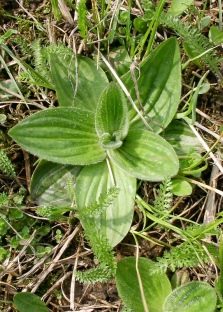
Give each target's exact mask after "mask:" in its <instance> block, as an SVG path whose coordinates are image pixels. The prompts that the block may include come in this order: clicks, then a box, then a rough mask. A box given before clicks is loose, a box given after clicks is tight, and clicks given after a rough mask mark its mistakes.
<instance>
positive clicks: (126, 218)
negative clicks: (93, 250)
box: [76, 161, 136, 247]
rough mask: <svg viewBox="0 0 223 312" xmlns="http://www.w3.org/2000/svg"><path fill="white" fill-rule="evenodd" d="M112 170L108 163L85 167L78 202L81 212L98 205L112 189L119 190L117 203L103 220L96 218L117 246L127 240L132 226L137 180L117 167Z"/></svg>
mask: <svg viewBox="0 0 223 312" xmlns="http://www.w3.org/2000/svg"><path fill="white" fill-rule="evenodd" d="M110 169H111V171H109V169H108V166H107V164H106V162H105V161H104V162H102V163H99V164H96V165H91V166H86V167H84V168H83V169H82V170H81V172H80V174H79V175H78V178H77V184H76V201H77V207H78V209H83V208H85V207H88V206H90V205H91V204H93V203H95V202H97V201H98V200H99V198H100V196H101V195H103V194H106V193H107V192H108V190H109V189H111V188H112V187H114V186H115V187H117V188H118V189H119V194H118V197H117V198H116V199H115V200H114V201H113V203H112V204H111V205H110V206H109V207H108V208H107V209H106V211H105V212H104V213H102V214H101V215H100V217H95V226H96V227H98V229H99V230H100V231H102V233H105V235H106V237H107V239H108V241H109V243H110V245H111V246H112V247H113V246H115V245H117V244H118V243H119V242H120V241H121V240H122V239H123V238H124V237H125V235H126V234H127V233H128V231H129V229H130V226H131V224H132V219H133V210H134V209H133V208H134V199H135V193H136V180H135V178H133V177H130V176H128V175H127V174H126V173H125V172H124V171H122V170H120V169H119V168H117V167H116V166H115V165H114V164H111V167H110ZM111 172H112V174H111ZM83 226H84V224H83Z"/></svg>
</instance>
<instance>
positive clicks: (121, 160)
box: [108, 129, 179, 181]
mask: <svg viewBox="0 0 223 312" xmlns="http://www.w3.org/2000/svg"><path fill="white" fill-rule="evenodd" d="M108 155H109V157H110V158H111V159H112V161H113V162H114V163H115V164H116V165H117V166H118V167H120V168H122V169H123V170H125V171H126V172H127V173H128V174H130V175H132V176H134V177H136V178H138V179H142V180H148V181H162V180H164V179H165V178H170V177H172V176H175V175H176V174H177V172H178V169H179V161H178V158H177V155H176V153H175V152H174V150H173V148H172V147H171V145H170V144H169V143H168V142H167V141H166V140H164V139H163V138H162V137H161V136H159V135H158V134H155V133H153V132H150V131H147V130H140V129H134V130H130V131H129V133H128V136H127V137H126V139H125V140H124V143H123V145H122V146H121V147H120V148H119V149H117V150H110V151H108Z"/></svg>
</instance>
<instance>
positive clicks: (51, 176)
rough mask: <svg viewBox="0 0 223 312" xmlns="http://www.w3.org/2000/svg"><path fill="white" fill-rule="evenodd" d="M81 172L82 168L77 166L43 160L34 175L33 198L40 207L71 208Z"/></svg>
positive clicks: (32, 182) (32, 183) (32, 181)
mask: <svg viewBox="0 0 223 312" xmlns="http://www.w3.org/2000/svg"><path fill="white" fill-rule="evenodd" d="M79 171H80V167H77V166H69V165H62V164H56V163H53V162H49V161H46V160H41V161H40V163H39V164H38V166H37V167H36V169H35V171H34V173H33V175H32V180H31V196H32V198H33V199H34V200H36V201H37V204H38V205H40V206H41V205H44V206H68V207H70V206H71V205H72V203H73V200H74V190H73V188H74V187H75V183H76V177H77V175H78V173H79ZM71 188H72V189H71Z"/></svg>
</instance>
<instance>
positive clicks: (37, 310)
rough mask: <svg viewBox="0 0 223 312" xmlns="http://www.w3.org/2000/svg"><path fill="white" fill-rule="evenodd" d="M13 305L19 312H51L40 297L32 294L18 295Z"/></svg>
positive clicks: (23, 293)
mask: <svg viewBox="0 0 223 312" xmlns="http://www.w3.org/2000/svg"><path fill="white" fill-rule="evenodd" d="M13 303H14V305H15V307H16V309H18V311H19V312H28V311H32V312H49V309H48V308H47V306H46V305H45V303H44V302H43V301H41V299H40V297H38V296H37V295H35V294H32V293H27V292H22V293H18V294H16V295H15V297H14V300H13Z"/></svg>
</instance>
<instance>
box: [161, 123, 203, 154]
mask: <svg viewBox="0 0 223 312" xmlns="http://www.w3.org/2000/svg"><path fill="white" fill-rule="evenodd" d="M162 136H163V137H164V138H165V139H166V140H167V141H168V142H169V143H170V144H171V145H172V146H173V148H174V149H175V151H176V153H177V155H187V154H188V153H191V152H194V151H196V152H199V153H202V152H203V151H204V149H203V147H202V146H201V143H200V142H199V141H198V139H197V137H196V136H195V134H194V133H193V131H192V130H191V129H190V127H189V126H188V125H187V124H186V123H185V122H183V121H180V120H174V121H173V122H171V124H170V125H169V126H168V127H167V128H166V129H165V131H163V132H162Z"/></svg>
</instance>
